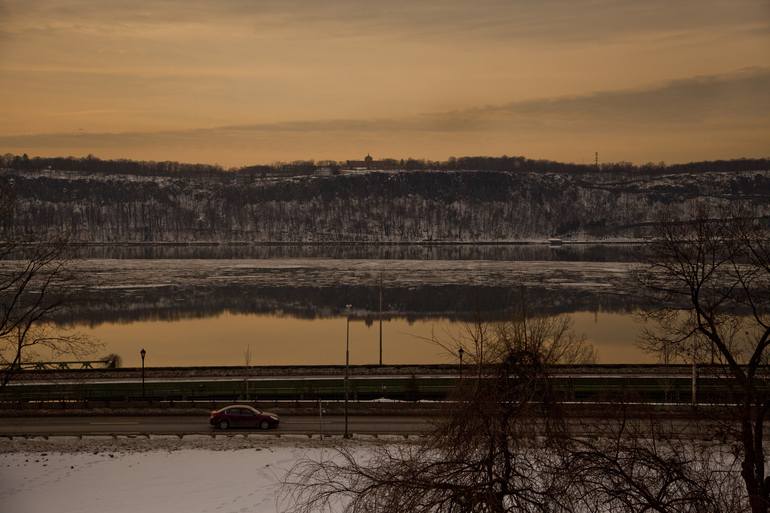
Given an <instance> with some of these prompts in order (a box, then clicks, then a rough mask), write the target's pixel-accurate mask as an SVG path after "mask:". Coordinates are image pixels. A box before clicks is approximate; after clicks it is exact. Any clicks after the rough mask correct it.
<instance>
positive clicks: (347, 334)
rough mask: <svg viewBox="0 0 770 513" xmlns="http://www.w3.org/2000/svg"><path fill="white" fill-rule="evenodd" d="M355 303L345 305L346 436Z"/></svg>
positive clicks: (347, 434) (347, 433) (348, 433)
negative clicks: (352, 314)
mask: <svg viewBox="0 0 770 513" xmlns="http://www.w3.org/2000/svg"><path fill="white" fill-rule="evenodd" d="M352 307H353V305H350V304H348V305H345V312H346V314H347V316H346V323H345V438H346V439H347V438H350V432H349V431H348V376H349V375H350V309H351V308H352Z"/></svg>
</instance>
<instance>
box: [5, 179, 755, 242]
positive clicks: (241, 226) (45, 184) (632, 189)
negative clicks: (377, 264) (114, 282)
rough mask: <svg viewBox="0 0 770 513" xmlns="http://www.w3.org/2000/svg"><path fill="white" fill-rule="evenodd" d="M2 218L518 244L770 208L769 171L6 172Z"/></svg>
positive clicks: (99, 231) (158, 238)
mask: <svg viewBox="0 0 770 513" xmlns="http://www.w3.org/2000/svg"><path fill="white" fill-rule="evenodd" d="M0 186H2V187H3V188H4V189H5V190H6V191H10V194H11V195H12V196H13V197H14V198H15V204H14V209H13V212H12V213H11V214H10V215H5V216H3V217H4V218H3V219H2V220H0V224H2V227H3V229H4V230H7V232H6V233H8V234H9V235H10V236H12V237H25V236H29V235H30V234H32V233H40V230H42V231H47V232H49V233H68V234H70V236H71V238H72V239H73V240H76V241H82V242H234V241H254V242H256V241H287V242H288V241H294V242H338V241H387V242H422V241H463V242H468V241H508V240H522V239H543V238H546V237H563V238H579V239H597V238H598V239H600V238H613V237H643V236H647V235H650V234H652V231H651V227H650V226H649V223H650V222H652V221H653V220H654V217H655V214H656V212H658V211H660V210H662V209H668V210H669V211H671V212H672V213H673V214H674V215H675V216H677V217H679V218H682V219H686V218H687V217H688V216H689V213H690V212H692V210H693V209H694V207H696V206H697V205H698V204H702V203H708V204H709V205H710V206H712V207H715V208H724V207H728V208H729V207H731V206H733V205H735V204H737V203H738V202H741V203H743V204H745V203H746V202H748V203H750V204H751V205H752V206H753V207H754V208H755V210H756V213H757V215H768V214H770V172H767V171H764V172H756V171H751V172H730V173H697V174H673V175H660V176H646V177H629V176H628V175H625V174H624V175H615V176H613V175H611V174H600V175H599V174H597V175H595V176H594V175H585V174H581V175H570V174H555V173H528V172H515V173H505V172H474V171H456V172H448V171H440V172H428V171H417V172H366V173H349V174H341V175H338V176H323V177H322V176H307V177H294V178H259V177H249V176H242V175H241V176H236V175H230V174H227V173H221V174H217V175H212V176H207V177H200V178H190V177H185V178H174V177H152V176H149V177H148V176H137V175H131V174H123V175H121V174H101V175H100V174H86V173H77V172H57V171H51V170H47V171H34V172H33V171H18V170H13V169H4V170H2V171H0Z"/></svg>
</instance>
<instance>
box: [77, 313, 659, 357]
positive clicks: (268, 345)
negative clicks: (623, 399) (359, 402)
mask: <svg viewBox="0 0 770 513" xmlns="http://www.w3.org/2000/svg"><path fill="white" fill-rule="evenodd" d="M569 315H570V317H571V318H572V319H573V322H574V327H575V331H576V332H577V333H583V334H585V335H586V336H587V337H588V340H589V341H590V342H591V343H592V344H594V346H595V347H596V349H597V353H598V356H599V359H600V362H601V363H628V362H654V361H655V358H654V357H652V356H650V355H646V354H644V353H643V352H642V351H641V350H640V349H639V348H638V347H636V345H635V341H636V340H637V339H638V337H639V334H640V332H641V325H640V324H639V323H638V322H637V320H636V318H635V317H634V316H633V315H631V314H618V313H608V312H575V313H572V314H569ZM350 330H351V332H350V337H351V338H350V339H351V356H350V358H351V363H353V364H376V363H377V362H378V358H379V323H377V322H374V323H367V322H364V320H363V319H355V320H353V321H352V322H351V323H350ZM463 330H464V327H463V325H462V323H461V322H457V321H450V320H448V319H421V320H413V321H409V320H406V319H403V318H392V319H389V320H386V321H384V322H383V361H384V362H385V363H388V364H406V363H417V364H420V363H451V362H453V361H454V359H455V357H454V355H449V354H447V353H446V352H445V351H444V350H443V349H442V348H440V347H439V346H438V345H436V344H434V343H432V342H430V341H429V340H430V339H431V338H433V337H436V338H439V339H442V340H448V339H450V338H451V337H458V336H461V335H462V332H463ZM78 331H80V332H82V333H85V334H88V335H90V336H93V337H96V338H99V339H101V340H103V341H106V342H107V346H106V347H105V349H104V350H105V352H114V353H117V354H119V355H121V356H122V358H123V362H124V365H126V366H136V365H139V363H140V362H139V349H140V348H142V347H144V348H145V349H146V350H147V351H148V357H147V358H148V360H147V364H148V365H151V366H175V365H183V366H193V365H244V364H245V362H244V356H243V355H244V351H245V350H246V349H247V348H250V350H251V354H252V359H251V364H252V365H321V364H330V365H333V364H340V363H342V362H344V358H345V319H344V317H335V318H324V319H315V320H306V319H296V318H293V317H290V316H275V315H260V314H234V313H224V314H220V315H217V316H214V317H207V318H203V319H185V320H180V321H175V322H167V321H138V322H133V323H130V324H122V323H103V324H100V325H98V326H95V327H82V326H81V327H79V329H78Z"/></svg>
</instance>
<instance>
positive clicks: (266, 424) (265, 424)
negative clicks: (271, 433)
mask: <svg viewBox="0 0 770 513" xmlns="http://www.w3.org/2000/svg"><path fill="white" fill-rule="evenodd" d="M269 427H270V423H269V422H268V421H266V420H263V421H262V422H260V423H259V429H268V428H269Z"/></svg>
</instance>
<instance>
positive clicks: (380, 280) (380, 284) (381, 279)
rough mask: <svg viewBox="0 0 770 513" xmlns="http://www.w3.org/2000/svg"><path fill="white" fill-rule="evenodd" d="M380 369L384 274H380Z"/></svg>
mask: <svg viewBox="0 0 770 513" xmlns="http://www.w3.org/2000/svg"><path fill="white" fill-rule="evenodd" d="M380 367H382V273H380Z"/></svg>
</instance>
